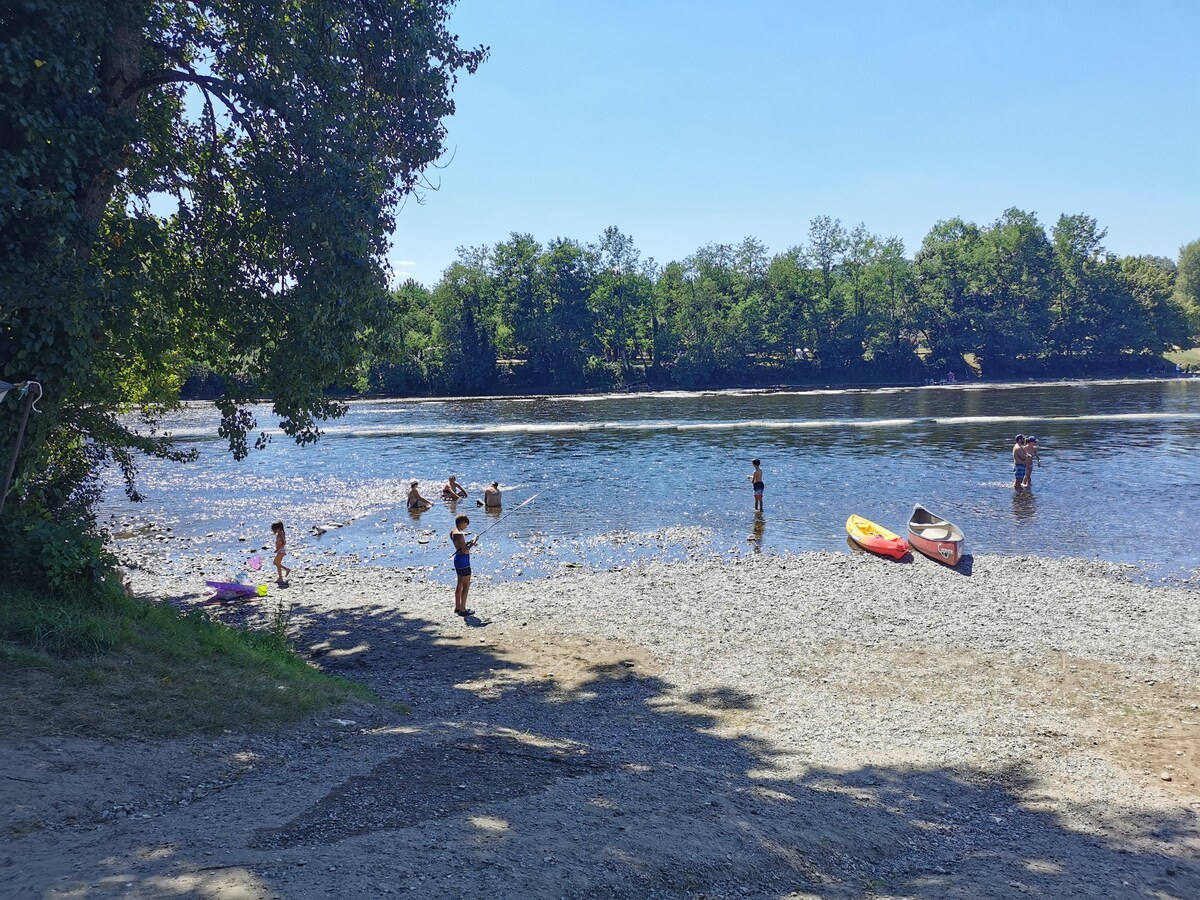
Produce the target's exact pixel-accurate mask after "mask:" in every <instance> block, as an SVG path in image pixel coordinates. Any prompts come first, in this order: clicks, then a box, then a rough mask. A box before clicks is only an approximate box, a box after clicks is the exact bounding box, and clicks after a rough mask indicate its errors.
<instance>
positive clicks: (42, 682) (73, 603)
mask: <svg viewBox="0 0 1200 900" xmlns="http://www.w3.org/2000/svg"><path fill="white" fill-rule="evenodd" d="M285 632H286V621H284V620H282V619H281V618H279V617H277V618H276V620H275V623H274V627H273V628H271V629H268V630H263V631H240V630H238V629H234V628H230V627H229V626H227V625H223V624H221V623H219V622H215V621H213V620H212V619H209V618H208V617H207V616H205V615H203V614H202V613H199V612H191V613H186V614H180V612H179V611H178V610H176V609H175V608H174V607H171V606H168V605H166V604H158V603H147V602H144V601H139V600H131V599H128V598H124V597H110V598H97V597H96V596H94V595H89V594H86V593H82V592H81V593H80V594H78V595H71V594H69V593H68V594H61V593H56V594H54V595H50V594H49V593H48V592H46V591H45V590H39V589H26V588H0V675H2V677H3V682H4V688H3V690H2V691H0V728H3V729H4V730H5V731H9V732H11V731H12V730H14V729H15V730H19V731H21V732H23V733H35V734H45V733H60V734H61V733H73V734H80V735H89V736H128V735H145V736H153V737H175V736H181V735H185V734H194V733H203V732H214V731H221V730H224V729H238V730H241V729H246V728H261V727H269V726H271V725H275V724H280V723H284V722H288V721H293V720H295V719H297V718H300V717H302V716H304V715H306V714H308V713H311V712H314V711H316V710H320V709H324V708H327V707H329V706H332V705H335V704H338V703H342V702H345V701H347V700H350V699H362V700H371V699H373V695H372V694H371V693H370V691H369V690H368V689H367V688H365V687H363V686H362V685H358V684H355V683H353V682H350V681H347V680H345V679H342V678H337V677H334V676H330V675H326V674H325V673H323V672H321V671H319V670H318V669H315V668H313V667H312V666H310V665H309V664H308V663H306V662H305V661H304V660H302V659H300V658H299V657H298V656H296V654H295V653H293V652H292V650H291V649H290V648H289V647H288V645H287V642H286V639H285V636H284V635H285Z"/></svg>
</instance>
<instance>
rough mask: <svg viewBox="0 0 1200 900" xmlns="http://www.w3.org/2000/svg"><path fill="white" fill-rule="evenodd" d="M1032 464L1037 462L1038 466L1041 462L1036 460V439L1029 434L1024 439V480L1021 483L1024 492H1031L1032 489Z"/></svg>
mask: <svg viewBox="0 0 1200 900" xmlns="http://www.w3.org/2000/svg"><path fill="white" fill-rule="evenodd" d="M1034 462H1037V464H1038V465H1039V466H1040V465H1041V464H1042V462H1041V460H1040V459H1038V442H1037V438H1035V437H1034V436H1033V435H1032V434H1031V435H1030V436H1029V437H1027V438H1025V480H1024V481H1023V482H1022V484H1024V485H1025V489H1026V490H1032V488H1033V464H1034Z"/></svg>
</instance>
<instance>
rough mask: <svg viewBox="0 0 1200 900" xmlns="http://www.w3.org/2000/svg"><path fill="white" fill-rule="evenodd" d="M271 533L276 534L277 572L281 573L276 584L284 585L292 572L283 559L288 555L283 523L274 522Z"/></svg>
mask: <svg viewBox="0 0 1200 900" xmlns="http://www.w3.org/2000/svg"><path fill="white" fill-rule="evenodd" d="M271 531H272V532H274V533H275V571H276V572H277V573H279V578H278V580H277V581H276V582H275V583H276V584H283V583H284V582H285V581H286V580H287V576H288V575H291V574H292V570H291V569H289V568H288V567H287V566H285V565H284V564H283V557H284V556H285V555H286V554H287V534H286V533H285V532H284V530H283V523H282V522H273V523H272V524H271Z"/></svg>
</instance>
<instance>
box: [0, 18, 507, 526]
mask: <svg viewBox="0 0 1200 900" xmlns="http://www.w3.org/2000/svg"><path fill="white" fill-rule="evenodd" d="M452 5H453V0H253V2H252V0H190V2H183V0H13V2H9V3H6V4H4V6H3V11H2V12H0V33H2V34H3V35H4V42H3V44H2V45H0V297H3V298H4V299H3V304H2V305H0V367H2V370H0V378H4V379H6V380H9V381H17V380H22V379H28V378H33V379H37V380H39V381H41V382H42V383H43V384H44V385H45V388H46V392H47V399H46V401H45V403H44V404H43V408H44V409H45V413H44V414H43V415H42V416H40V417H35V420H34V423H33V427H32V431H31V435H30V444H29V447H28V448H27V450H26V452H25V454H24V455H23V457H22V468H21V475H20V478H19V479H18V483H17V493H18V495H19V497H20V499H21V500H22V501H23V504H24V508H25V509H26V510H28V511H31V512H33V511H40V512H42V513H46V514H50V513H53V512H54V511H55V510H56V509H59V508H61V507H62V505H63V504H64V503H65V502H66V501H67V500H68V499H69V498H71V497H72V496H75V497H77V496H78V494H79V489H80V486H81V484H82V483H84V482H85V481H86V473H87V472H88V471H90V470H92V469H94V465H95V463H96V462H98V461H99V460H101V459H103V458H104V457H105V456H110V455H111V456H115V457H116V458H117V459H118V460H119V461H123V462H126V463H128V462H129V461H130V457H129V454H128V450H129V448H131V447H138V448H141V449H149V450H155V449H157V450H159V451H163V450H164V449H165V445H164V444H162V443H160V442H155V441H152V440H150V439H147V438H143V437H139V436H137V435H134V434H132V433H130V432H128V431H127V430H126V429H124V428H123V427H122V426H121V424H120V422H119V420H118V418H117V413H119V412H121V411H124V410H127V409H130V408H134V407H138V406H141V407H153V405H154V404H155V403H158V402H167V401H169V400H170V398H171V397H173V396H174V395H175V389H176V388H177V385H178V379H179V375H180V373H181V372H182V371H183V367H184V365H185V363H187V362H189V361H191V362H193V363H200V364H202V365H204V366H207V367H208V368H210V369H212V370H214V371H216V372H217V373H219V374H221V375H223V376H225V378H226V382H227V384H228V385H229V392H228V393H227V394H226V396H225V397H224V398H223V399H222V400H221V401H220V404H219V405H220V408H221V411H222V413H223V425H222V431H223V434H224V435H225V436H226V437H227V438H228V440H229V442H230V445H231V448H232V449H233V451H234V453H235V454H238V455H241V454H244V453H245V452H246V450H247V444H248V441H247V437H248V434H249V433H250V432H252V431H254V430H256V429H257V423H255V421H254V419H253V418H252V417H251V416H250V414H249V413H248V412H247V409H246V402H247V401H248V399H249V398H250V397H251V395H258V396H270V397H272V398H273V400H274V406H275V410H276V412H277V413H278V415H279V417H280V420H281V426H282V428H283V430H284V431H285V432H286V433H288V434H290V435H293V436H294V437H295V438H296V439H297V440H299V441H301V442H306V441H311V440H314V439H315V438H316V436H317V434H318V433H319V432H318V423H319V422H320V421H321V420H322V419H323V418H325V417H328V416H329V415H333V414H336V413H338V411H339V408H338V406H337V404H335V403H332V402H330V401H329V400H327V399H325V397H324V394H323V392H324V390H325V388H327V387H328V386H329V385H330V384H331V383H335V382H339V381H341V382H344V381H346V380H348V379H350V378H352V377H353V376H354V375H355V373H356V372H357V370H358V367H359V366H360V365H361V364H362V361H363V356H364V350H366V349H368V348H369V346H370V344H371V342H372V339H373V337H374V336H376V335H380V334H383V333H385V332H386V327H385V326H386V320H387V317H388V314H389V305H388V294H387V291H386V277H385V263H384V259H385V252H386V250H387V245H388V235H389V234H390V232H391V230H392V227H393V215H394V211H395V210H396V208H397V204H398V203H399V201H400V200H401V199H402V198H403V197H404V196H405V195H408V194H410V193H412V192H413V191H415V190H417V189H419V187H420V185H421V181H420V179H421V177H422V171H423V170H424V169H425V168H426V167H427V166H428V165H429V164H430V163H432V162H434V161H435V160H436V159H437V158H438V156H439V155H440V154H441V152H442V147H443V140H444V138H445V125H444V121H445V119H446V117H448V116H449V115H451V114H452V113H453V111H454V103H453V101H452V99H451V93H452V90H453V88H454V86H455V82H456V78H457V77H458V75H459V74H460V73H462V72H464V71H465V72H474V71H475V69H476V67H477V66H478V65H479V64H480V63H481V62H482V60H483V59H484V57H485V55H486V50H485V49H484V48H476V49H464V48H462V47H460V46H459V41H458V38H457V36H455V35H453V34H451V33H450V32H449V30H448V28H447V19H448V15H449V12H450V10H451V7H452ZM9 407H10V408H8V409H6V410H0V439H3V438H5V437H7V436H9V435H10V434H11V429H12V427H13V423H12V420H13V419H14V418H15V417H14V416H12V415H11V414H10V413H11V404H10V405H9ZM5 429H7V431H5ZM5 445H6V444H5ZM39 508H40V509H39Z"/></svg>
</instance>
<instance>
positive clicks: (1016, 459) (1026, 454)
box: [1012, 434, 1041, 491]
mask: <svg viewBox="0 0 1200 900" xmlns="http://www.w3.org/2000/svg"><path fill="white" fill-rule="evenodd" d="M1012 455H1013V490H1014V491H1019V490H1021V488H1024V489H1025V490H1029V489H1030V488H1032V487H1033V466H1034V464H1035V463H1036V464H1037V465H1039V466H1040V465H1041V461H1040V460H1039V459H1038V439H1037V438H1036V437H1034V436H1033V435H1032V434H1031V435H1029V436H1028V437H1026V436H1025V435H1023V434H1018V435H1017V440H1016V443H1014V444H1013V449H1012Z"/></svg>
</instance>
